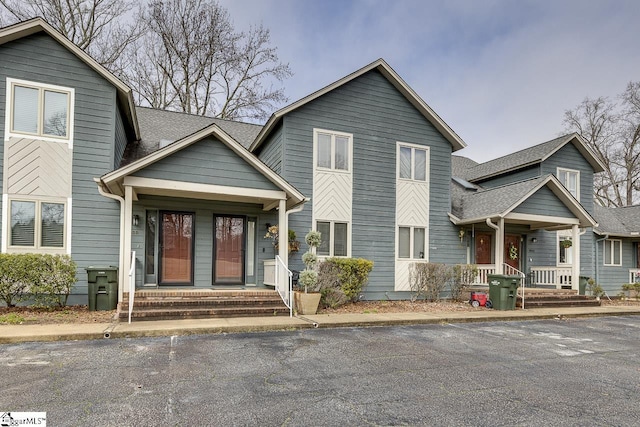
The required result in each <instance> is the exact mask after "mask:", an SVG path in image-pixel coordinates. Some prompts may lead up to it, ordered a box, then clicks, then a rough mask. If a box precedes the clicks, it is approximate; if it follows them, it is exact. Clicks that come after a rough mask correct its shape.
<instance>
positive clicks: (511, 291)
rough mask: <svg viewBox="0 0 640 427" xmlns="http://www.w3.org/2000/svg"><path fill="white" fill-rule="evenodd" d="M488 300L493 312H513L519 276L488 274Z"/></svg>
mask: <svg viewBox="0 0 640 427" xmlns="http://www.w3.org/2000/svg"><path fill="white" fill-rule="evenodd" d="M487 277H488V279H489V299H490V300H491V304H492V306H493V309H494V310H515V309H516V297H517V291H518V286H520V280H522V278H521V277H520V276H508V275H504V274H489V275H488V276H487Z"/></svg>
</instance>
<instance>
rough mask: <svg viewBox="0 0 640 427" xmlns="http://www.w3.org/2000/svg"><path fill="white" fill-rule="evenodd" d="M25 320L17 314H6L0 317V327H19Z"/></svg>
mask: <svg viewBox="0 0 640 427" xmlns="http://www.w3.org/2000/svg"><path fill="white" fill-rule="evenodd" d="M25 321H26V319H25V318H24V317H23V316H21V315H19V314H17V313H8V314H3V315H1V316H0V325H21V324H23V323H24V322H25Z"/></svg>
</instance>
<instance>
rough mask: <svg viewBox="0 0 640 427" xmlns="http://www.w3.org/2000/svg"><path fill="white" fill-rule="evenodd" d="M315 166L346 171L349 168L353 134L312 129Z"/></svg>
mask: <svg viewBox="0 0 640 427" xmlns="http://www.w3.org/2000/svg"><path fill="white" fill-rule="evenodd" d="M313 133H314V143H315V147H314V152H315V158H316V162H315V166H316V167H318V168H322V169H332V170H336V171H345V172H348V171H349V170H351V166H350V165H351V152H352V151H351V150H352V143H353V135H351V134H347V133H340V132H333V131H325V130H321V129H314V131H313Z"/></svg>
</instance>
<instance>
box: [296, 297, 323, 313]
mask: <svg viewBox="0 0 640 427" xmlns="http://www.w3.org/2000/svg"><path fill="white" fill-rule="evenodd" d="M320 297H321V295H320V293H319V292H313V293H304V292H302V291H296V292H295V307H296V312H297V313H298V314H316V313H317V311H318V305H320Z"/></svg>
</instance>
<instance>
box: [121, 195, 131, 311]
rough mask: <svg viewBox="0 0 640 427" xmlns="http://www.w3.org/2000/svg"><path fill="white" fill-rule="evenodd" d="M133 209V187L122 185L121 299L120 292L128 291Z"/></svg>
mask: <svg viewBox="0 0 640 427" xmlns="http://www.w3.org/2000/svg"><path fill="white" fill-rule="evenodd" d="M132 211H133V187H131V186H130V185H125V187H124V260H123V261H124V265H122V266H121V268H123V269H124V272H123V273H124V274H123V277H124V282H123V283H122V284H121V285H120V289H119V290H118V294H119V297H120V301H122V293H123V292H124V290H125V289H126V290H127V291H129V270H130V269H131V218H132Z"/></svg>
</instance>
